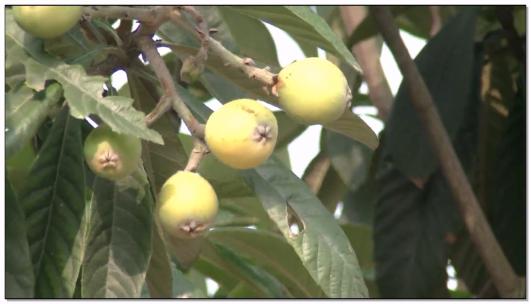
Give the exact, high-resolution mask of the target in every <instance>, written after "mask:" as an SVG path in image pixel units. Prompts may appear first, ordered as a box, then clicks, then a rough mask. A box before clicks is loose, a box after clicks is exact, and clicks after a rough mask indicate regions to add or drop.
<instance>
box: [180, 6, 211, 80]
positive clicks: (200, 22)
mask: <svg viewBox="0 0 531 304" xmlns="http://www.w3.org/2000/svg"><path fill="white" fill-rule="evenodd" d="M180 9H181V10H183V11H184V12H186V13H187V14H189V15H191V16H192V17H193V19H194V21H195V23H196V26H195V31H196V34H197V35H198V37H199V41H200V45H201V46H200V47H199V50H198V51H197V54H196V55H195V56H194V57H188V58H187V59H186V60H185V62H184V63H183V68H182V69H181V78H182V79H183V80H186V81H187V82H189V83H190V82H193V81H194V80H195V79H193V78H195V77H196V76H198V75H199V74H201V73H202V72H203V70H204V69H205V63H206V61H207V59H208V41H209V38H210V33H209V29H208V24H207V23H206V21H205V19H204V18H203V16H201V14H200V13H199V12H198V11H197V10H196V9H195V8H194V7H193V6H190V5H184V6H182V7H180ZM187 74H191V77H187Z"/></svg>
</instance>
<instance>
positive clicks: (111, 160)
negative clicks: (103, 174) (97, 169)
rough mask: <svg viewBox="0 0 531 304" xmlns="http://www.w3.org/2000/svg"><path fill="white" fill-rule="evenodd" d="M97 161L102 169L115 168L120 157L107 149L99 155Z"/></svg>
mask: <svg viewBox="0 0 531 304" xmlns="http://www.w3.org/2000/svg"><path fill="white" fill-rule="evenodd" d="M98 161H99V163H100V165H101V166H102V167H103V168H104V169H108V168H116V167H117V166H118V162H119V161H120V157H118V155H117V154H116V153H114V152H113V151H107V152H105V153H104V154H102V155H101V156H100V157H99V159H98Z"/></svg>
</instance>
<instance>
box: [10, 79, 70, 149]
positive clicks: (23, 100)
mask: <svg viewBox="0 0 531 304" xmlns="http://www.w3.org/2000/svg"><path fill="white" fill-rule="evenodd" d="M62 93H63V90H62V89H61V86H60V85H59V84H57V83H54V84H51V85H49V86H48V87H47V88H46V89H45V90H44V91H42V92H39V93H37V94H36V93H35V92H33V90H32V89H30V88H28V87H27V86H25V85H22V86H20V87H19V88H17V89H15V90H12V91H9V92H7V94H6V134H5V135H6V157H7V158H9V157H10V156H12V155H13V154H15V153H16V152H19V151H20V149H21V148H22V147H23V145H24V144H26V143H27V142H29V141H30V139H31V138H32V137H33V136H35V134H36V133H37V130H38V128H39V126H40V125H41V124H42V123H43V122H44V120H45V119H46V117H47V116H48V113H49V111H50V108H51V107H53V106H54V105H55V104H56V103H57V102H58V101H59V99H60V98H61V96H62Z"/></svg>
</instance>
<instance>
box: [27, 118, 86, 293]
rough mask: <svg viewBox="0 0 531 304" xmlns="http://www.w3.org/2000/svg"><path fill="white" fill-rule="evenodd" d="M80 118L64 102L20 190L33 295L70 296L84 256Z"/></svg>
mask: <svg viewBox="0 0 531 304" xmlns="http://www.w3.org/2000/svg"><path fill="white" fill-rule="evenodd" d="M82 151H83V146H82V142H81V122H80V120H78V119H75V118H73V117H72V116H70V115H69V112H68V109H67V108H63V110H62V111H61V112H60V114H59V115H58V116H57V117H56V119H55V122H54V124H53V127H52V130H51V132H50V134H49V135H48V137H47V138H46V142H45V143H44V146H43V147H42V149H41V150H40V151H39V154H38V156H37V159H36V160H35V162H34V164H33V166H32V168H31V173H30V175H29V178H28V180H27V181H26V187H25V188H24V190H23V191H22V194H21V196H20V202H21V206H22V208H23V209H24V213H25V215H26V227H27V232H28V241H29V245H30V250H31V256H32V261H33V268H34V271H35V280H36V281H35V296H36V297H42V298H65V297H66V298H69V297H72V295H73V293H74V288H75V284H76V279H77V277H78V274H79V269H80V267H81V260H82V258H83V251H84V242H83V235H84V232H83V229H81V227H82V225H81V222H82V217H83V216H84V210H85V198H84V186H85V185H84V174H83V170H84V168H83V163H84V159H83V153H82Z"/></svg>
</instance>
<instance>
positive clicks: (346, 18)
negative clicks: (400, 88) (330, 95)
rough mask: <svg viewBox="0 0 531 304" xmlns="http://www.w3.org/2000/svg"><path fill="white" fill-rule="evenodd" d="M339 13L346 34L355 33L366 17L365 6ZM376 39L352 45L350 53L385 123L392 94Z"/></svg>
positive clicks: (344, 8)
mask: <svg viewBox="0 0 531 304" xmlns="http://www.w3.org/2000/svg"><path fill="white" fill-rule="evenodd" d="M340 12H341V17H342V18H343V22H344V24H345V28H346V30H347V33H352V32H353V31H355V30H356V28H357V27H358V26H359V24H360V23H361V22H362V21H363V20H365V17H366V16H367V9H366V8H365V6H342V7H340ZM377 39H378V38H376V37H373V38H369V39H365V40H362V41H360V42H358V43H356V44H354V45H353V46H352V53H353V54H354V56H356V59H357V60H358V62H359V64H360V67H361V69H362V71H363V78H365V81H366V82H367V87H368V88H369V98H370V99H371V101H372V103H373V104H374V106H375V107H376V108H377V109H378V116H379V117H380V118H381V119H382V120H384V121H385V120H387V117H388V116H389V113H390V111H391V106H392V104H393V93H392V92H391V89H390V87H389V83H388V82H387V78H385V74H384V72H383V68H382V65H381V63H380V47H379V46H378V41H377Z"/></svg>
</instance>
